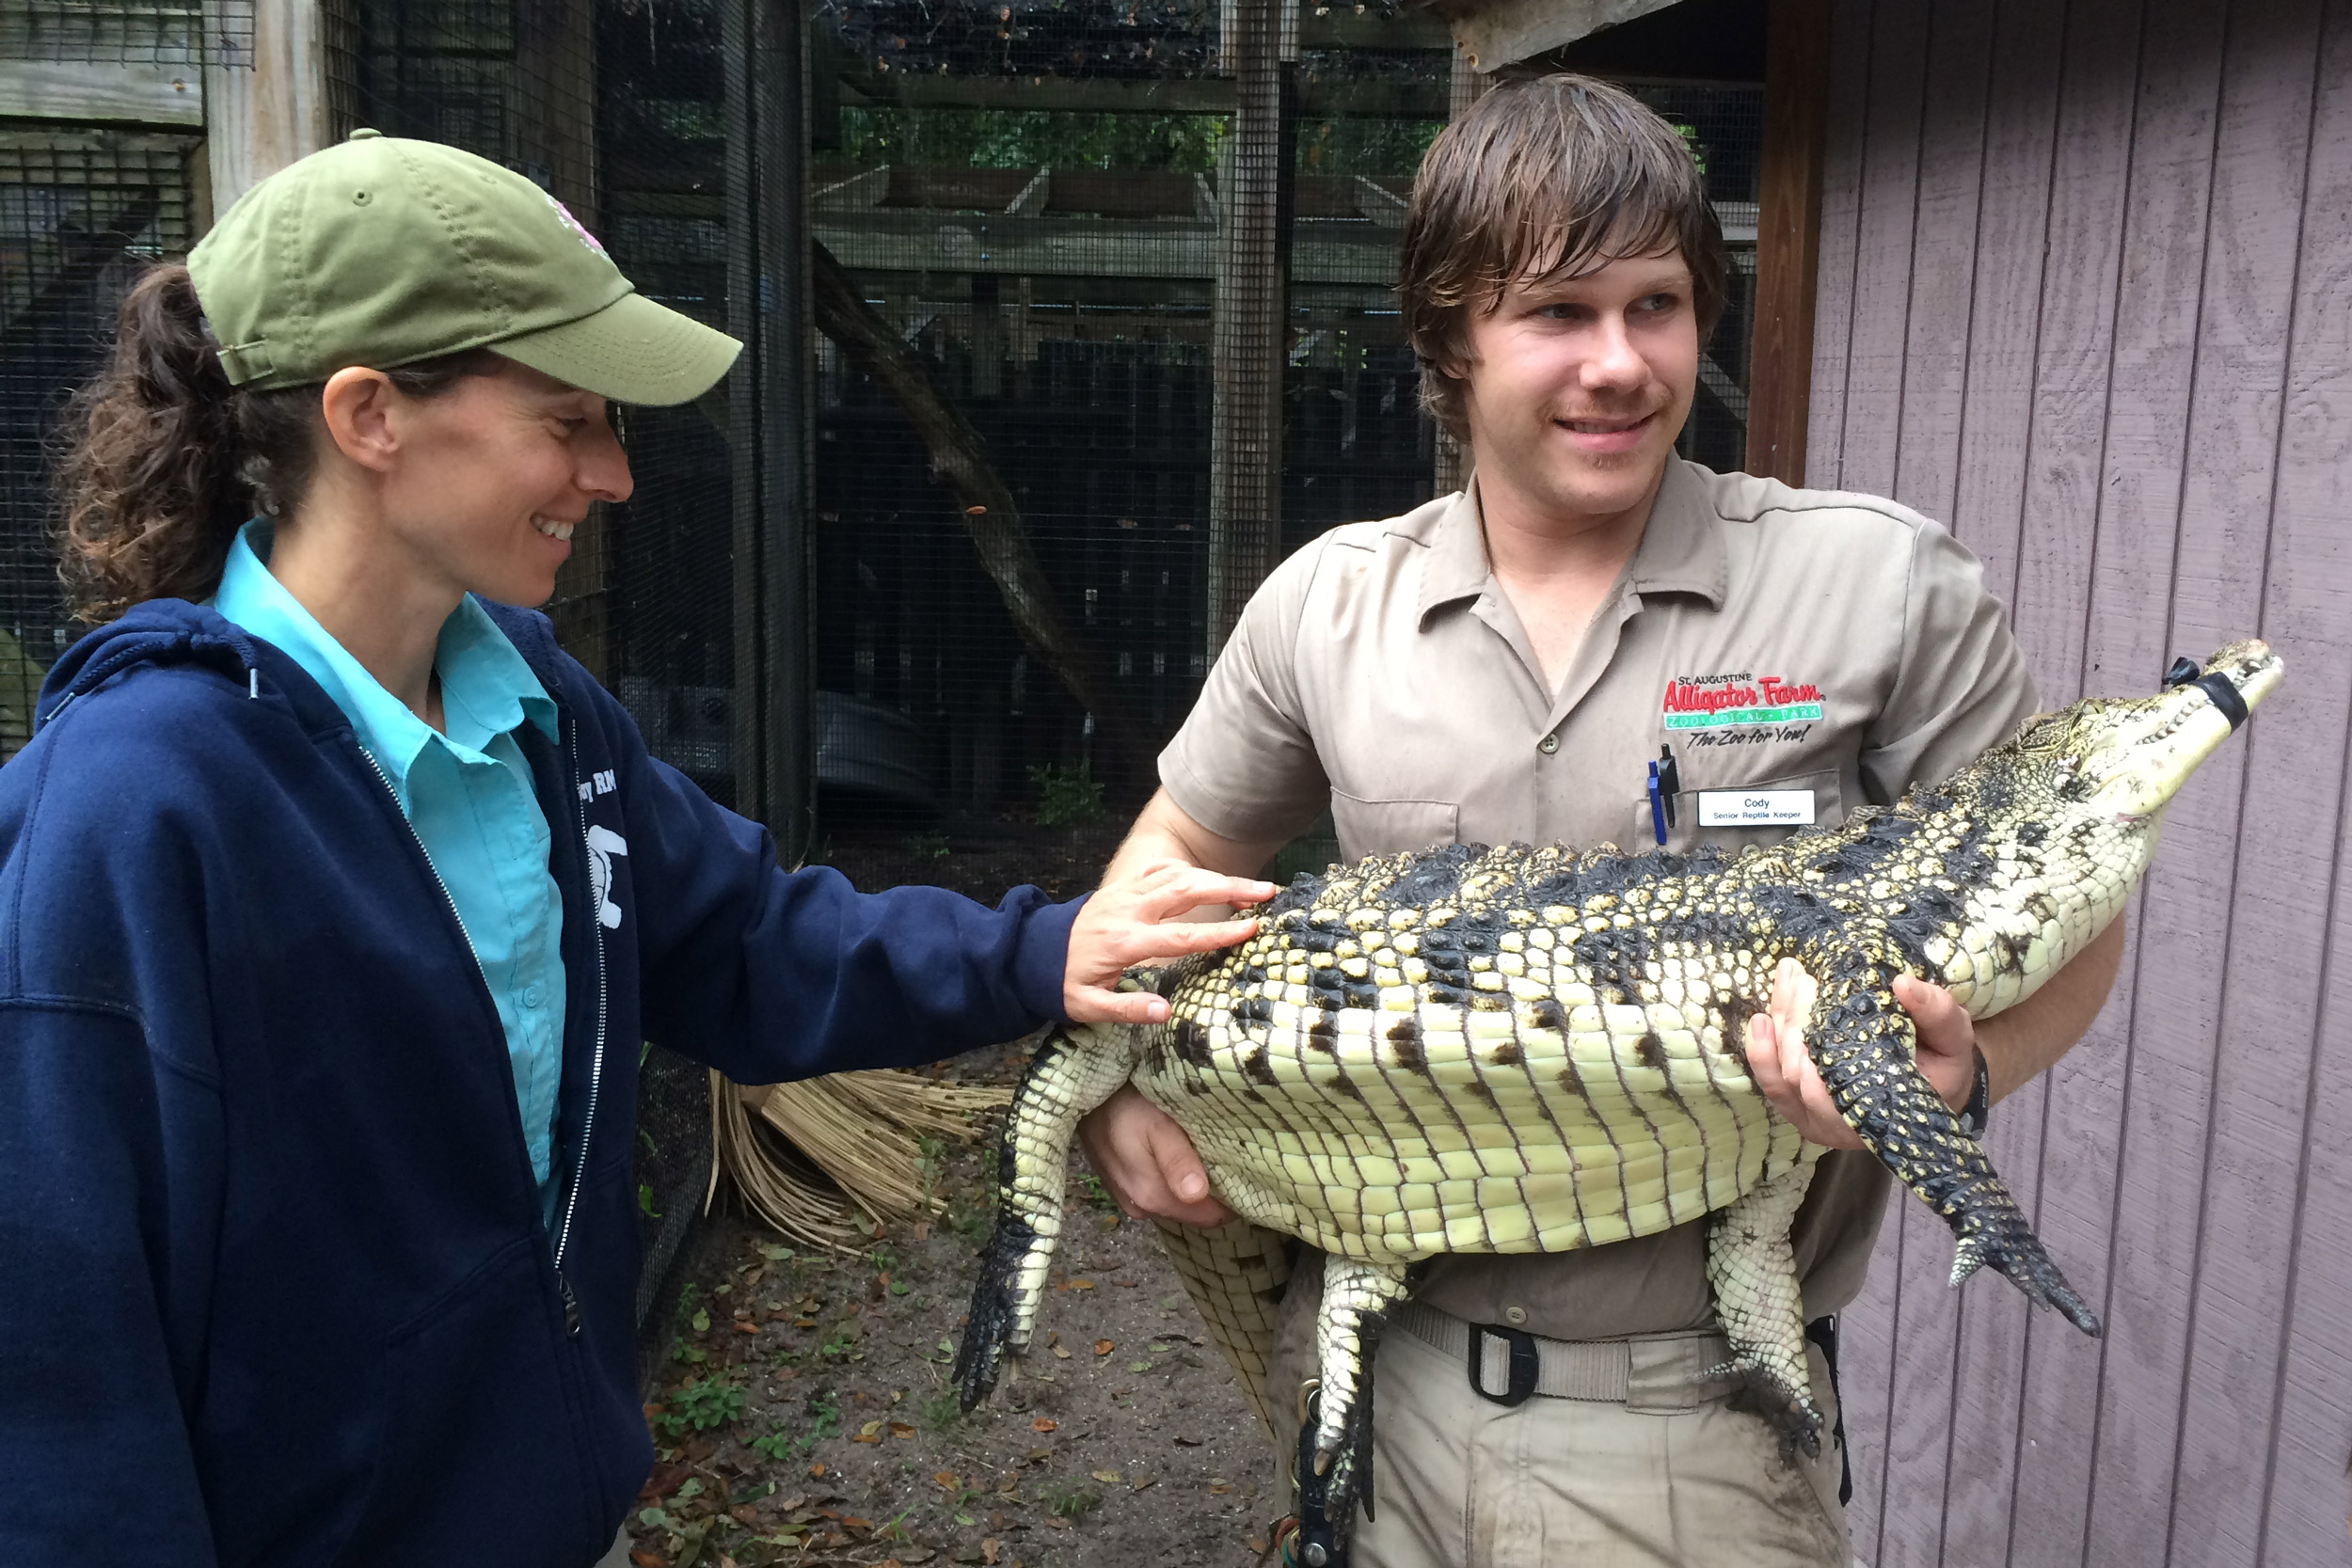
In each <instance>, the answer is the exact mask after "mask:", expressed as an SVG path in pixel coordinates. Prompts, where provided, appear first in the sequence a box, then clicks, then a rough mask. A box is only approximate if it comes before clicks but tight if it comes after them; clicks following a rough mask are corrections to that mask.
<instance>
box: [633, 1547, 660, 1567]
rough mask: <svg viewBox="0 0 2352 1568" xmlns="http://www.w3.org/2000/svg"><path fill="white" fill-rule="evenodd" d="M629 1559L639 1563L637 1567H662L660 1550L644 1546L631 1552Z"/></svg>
mask: <svg viewBox="0 0 2352 1568" xmlns="http://www.w3.org/2000/svg"><path fill="white" fill-rule="evenodd" d="M628 1560H630V1561H631V1562H634V1563H635V1564H637V1568H662V1559H661V1556H660V1553H658V1552H649V1551H646V1550H645V1549H644V1547H642V1546H641V1547H639V1548H638V1549H637V1550H635V1551H633V1552H631V1553H629V1554H628Z"/></svg>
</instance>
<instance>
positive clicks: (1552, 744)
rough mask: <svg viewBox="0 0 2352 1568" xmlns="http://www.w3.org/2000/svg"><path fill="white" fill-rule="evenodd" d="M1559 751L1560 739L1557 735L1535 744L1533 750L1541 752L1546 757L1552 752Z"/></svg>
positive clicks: (1549, 736) (1546, 737)
mask: <svg viewBox="0 0 2352 1568" xmlns="http://www.w3.org/2000/svg"><path fill="white" fill-rule="evenodd" d="M1559 749H1560V737H1559V736H1557V735H1548V736H1544V737H1543V738H1542V739H1541V740H1538V741H1537V742H1535V750H1537V751H1539V752H1543V754H1544V755H1546V756H1549V755H1551V753H1552V752H1556V751H1558V750H1559Z"/></svg>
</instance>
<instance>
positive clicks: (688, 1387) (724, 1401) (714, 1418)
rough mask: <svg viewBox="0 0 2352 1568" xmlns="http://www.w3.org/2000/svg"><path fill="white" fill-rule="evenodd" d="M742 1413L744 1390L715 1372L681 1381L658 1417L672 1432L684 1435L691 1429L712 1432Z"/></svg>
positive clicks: (665, 1401) (675, 1434)
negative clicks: (712, 1429) (714, 1428)
mask: <svg viewBox="0 0 2352 1568" xmlns="http://www.w3.org/2000/svg"><path fill="white" fill-rule="evenodd" d="M742 1414H743V1390H742V1389H741V1388H739V1387H738V1386H736V1385H734V1384H732V1383H729V1382H727V1381H726V1380H725V1379H723V1378H722V1377H719V1376H718V1375H717V1374H715V1373H714V1374H712V1375H711V1376H708V1377H691V1378H688V1379H687V1380H686V1381H685V1382H684V1383H681V1384H679V1385H678V1386H677V1389H676V1391H675V1392H674V1393H672V1394H671V1395H670V1397H669V1398H668V1399H666V1400H664V1401H663V1402H662V1406H661V1414H660V1416H658V1417H656V1418H655V1420H656V1421H657V1422H658V1423H659V1424H660V1427H661V1430H662V1431H663V1432H664V1433H667V1434H668V1435H670V1436H672V1437H683V1436H684V1435H686V1433H687V1431H688V1430H689V1429H690V1428H691V1430H693V1431H695V1432H708V1431H709V1430H710V1429H711V1428H712V1427H716V1426H724V1425H726V1424H727V1423H728V1422H729V1421H732V1420H734V1419H736V1418H738V1417H739V1416H741V1415H742Z"/></svg>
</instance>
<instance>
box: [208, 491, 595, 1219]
mask: <svg viewBox="0 0 2352 1568" xmlns="http://www.w3.org/2000/svg"><path fill="white" fill-rule="evenodd" d="M269 545H270V530H269V524H268V522H267V520H266V519H263V518H256V519H254V520H253V521H252V522H249V523H247V524H246V525H245V527H244V528H242V529H240V530H238V531H237V537H236V541H235V542H234V543H233V544H232V545H230V548H229V562H228V566H227V568H226V569H225V570H224V571H223V572H222V574H221V578H220V588H219V591H218V592H217V593H216V594H215V595H214V596H213V600H212V606H213V608H214V609H215V610H218V611H219V612H220V614H221V615H222V616H223V617H224V618H226V619H227V620H230V621H231V622H233V623H235V624H236V625H237V626H241V627H243V628H244V629H245V630H246V631H247V632H249V633H251V634H252V635H253V636H255V637H258V638H261V639H262V641H265V642H269V643H272V644H275V645H276V646H277V647H278V648H279V649H280V650H282V651H283V652H284V653H285V654H286V655H287V656H288V657H291V658H292V659H293V660H294V662H295V663H297V664H299V665H301V666H302V668H303V669H304V670H305V671H306V672H308V673H309V674H310V677H311V678H312V679H313V680H315V681H317V682H318V683H319V685H320V686H321V687H323V688H325V689H326V694H327V696H329V697H331V698H333V699H334V702H335V705H336V706H337V707H339V708H341V709H342V712H343V717H344V718H346V719H348V720H350V721H351V727H352V730H353V732H354V733H355V734H357V735H358V738H359V744H360V745H361V746H362V747H364V748H366V750H367V753H368V755H369V756H371V757H373V758H374V759H375V764H376V766H377V767H378V768H382V769H383V770H384V777H385V779H386V781H387V782H388V783H389V784H390V785H391V788H392V798H393V799H394V800H396V801H398V802H399V804H400V811H401V815H402V816H405V817H406V818H407V819H408V825H409V826H410V827H411V828H413V829H415V830H416V834H417V841H418V842H419V843H420V844H421V845H422V846H423V847H424V855H425V859H426V860H428V861H430V862H432V863H433V869H434V871H435V872H436V873H437V875H438V876H439V877H440V879H441V885H442V886H443V887H445V888H447V889H448V890H449V897H450V902H451V903H452V904H453V905H454V906H455V908H456V911H457V923H458V924H459V925H460V926H462V927H465V931H466V940H467V941H468V942H470V943H471V944H472V946H473V956H474V958H475V959H476V960H477V961H478V962H479V963H480V964H481V966H482V978H483V980H484V982H485V984H487V985H488V987H489V990H490V999H491V1001H492V1002H494V1003H496V1004H497V1006H498V1014H499V1024H500V1026H501V1028H503V1029H504V1030H505V1031H506V1056H507V1061H508V1063H509V1065H511V1066H512V1067H513V1069H514V1072H515V1101H516V1105H517V1107H518V1108H519V1109H520V1111H521V1113H522V1125H523V1143H524V1145H525V1147H526V1148H529V1150H530V1152H531V1173H532V1176H533V1177H534V1178H536V1179H537V1180H538V1182H539V1196H540V1202H541V1208H542V1212H552V1209H553V1205H554V1199H555V1183H554V1181H553V1180H552V1179H551V1178H552V1167H553V1164H554V1148H555V1097H556V1086H557V1084H558V1082H559V1081H560V1079H561V1078H562V1076H563V1055H564V954H563V936H564V906H563V901H562V895H561V894H560V893H559V891H558V890H557V888H556V885H555V879H554V877H553V876H551V875H550V874H549V872H548V852H549V849H550V847H551V840H550V838H549V835H548V820H547V815H546V814H545V813H544V812H542V811H541V810H540V809H539V800H538V797H537V795H536V794H535V793H533V791H532V784H531V765H530V764H529V763H528V762H527V761H525V760H524V757H523V753H522V748H521V747H520V746H519V745H517V744H516V739H515V734H516V730H517V729H519V728H520V727H521V726H522V725H523V724H524V723H525V722H526V721H528V722H530V723H532V724H534V725H536V726H538V729H539V732H540V733H541V734H542V735H545V736H547V737H548V739H550V740H553V739H555V738H557V733H556V716H555V704H554V702H553V700H552V699H550V698H549V697H548V692H547V688H545V687H544V686H541V685H540V684H539V678H538V677H537V676H536V675H534V674H532V673H531V667H530V665H528V664H526V663H524V662H523V657H522V655H521V654H519V653H517V652H516V650H515V645H514V643H512V642H510V641H507V639H506V634H505V633H504V632H502V631H501V630H499V628H498V626H497V625H496V623H494V622H493V621H491V619H490V617H489V616H488V614H486V613H485V611H484V610H483V609H482V607H481V606H480V605H478V604H476V603H475V602H474V601H473V599H472V598H471V597H470V596H469V597H468V598H466V599H464V600H462V601H461V602H460V603H459V604H458V606H457V608H456V609H455V610H452V611H451V612H450V617H449V619H448V620H447V621H445V622H443V623H442V625H441V636H440V641H439V644H438V645H437V648H436V650H435V652H434V655H433V668H434V671H435V672H436V673H437V674H438V675H439V676H440V679H441V711H442V720H443V722H444V723H446V724H447V726H448V729H447V730H446V732H444V731H440V730H436V729H434V728H433V726H431V725H430V724H427V723H426V722H425V721H423V720H421V719H420V718H418V717H417V716H416V715H415V714H413V713H411V712H410V711H408V708H407V707H406V705H404V704H402V703H401V702H400V701H399V700H398V699H397V698H395V697H394V696H393V695H392V694H391V693H390V692H389V691H387V690H385V689H384V688H383V687H382V686H381V685H379V684H378V683H377V681H376V679H375V677H374V676H373V675H371V674H369V673H367V671H366V670H365V669H364V668H363V667H362V666H361V665H360V663H359V661H358V659H356V658H354V657H351V655H350V654H349V653H347V652H346V651H344V649H343V646H342V643H340V642H338V641H335V640H334V638H332V637H330V636H328V635H327V633H326V628H325V627H323V626H320V625H319V624H318V622H317V621H316V620H314V619H313V618H312V617H311V615H310V611H309V610H305V609H303V608H302V606H301V604H300V603H299V602H297V601H296V600H295V598H294V595H293V594H289V593H287V592H286V590H285V588H284V586H283V585H282V584H280V583H279V582H278V579H277V578H274V577H272V576H271V575H270V571H269V568H268V567H267V566H266V565H264V564H263V561H264V560H265V559H266V557H267V555H268V551H269Z"/></svg>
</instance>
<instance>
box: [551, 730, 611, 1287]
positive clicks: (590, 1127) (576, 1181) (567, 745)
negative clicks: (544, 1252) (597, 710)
mask: <svg viewBox="0 0 2352 1568" xmlns="http://www.w3.org/2000/svg"><path fill="white" fill-rule="evenodd" d="M564 761H565V762H566V763H567V764H569V765H570V766H569V769H568V771H567V774H566V777H567V780H569V781H570V782H572V783H573V784H574V790H573V807H574V811H575V814H576V815H577V816H578V819H579V823H580V867H581V870H582V871H583V872H584V873H585V875H586V876H587V879H588V892H589V895H590V898H591V900H592V901H593V899H594V897H595V895H596V867H595V866H594V865H593V864H591V863H589V852H588V802H587V801H585V800H580V798H579V790H578V784H577V781H578V778H579V775H580V721H578V720H577V719H574V718H573V717H571V716H570V715H569V714H566V715H565V716H564ZM602 916H603V911H601V910H590V911H588V929H589V934H590V938H591V940H593V941H594V942H595V943H596V1050H595V1053H593V1054H592V1055H591V1056H590V1057H589V1059H588V1115H587V1117H586V1119H584V1120H583V1121H582V1122H581V1123H580V1150H579V1153H578V1155H577V1157H576V1158H575V1159H574V1160H573V1161H572V1190H571V1192H570V1193H569V1194H568V1195H567V1196H565V1197H564V1223H563V1225H562V1226H561V1227H559V1228H558V1229H557V1231H556V1233H555V1283H556V1288H557V1289H558V1290H560V1291H563V1293H564V1327H565V1328H566V1329H568V1330H570V1331H571V1332H572V1333H574V1334H578V1333H579V1332H580V1303H579V1301H578V1299H577V1298H575V1297H574V1296H573V1294H572V1287H571V1284H570V1282H569V1281H568V1280H566V1279H565V1278H564V1250H565V1249H566V1248H567V1247H569V1246H570V1244H571V1240H572V1219H573V1215H574V1213H575V1212H577V1211H578V1209H579V1208H580V1188H581V1186H583V1185H584V1184H585V1183H586V1182H587V1180H588V1140H589V1139H590V1138H591V1137H592V1136H593V1135H594V1134H595V1132H596V1097H597V1091H598V1090H599V1089H601V1088H602V1087H603V1085H604V1032H605V1014H606V1007H607V1001H608V990H607V986H606V982H605V973H604V920H603V918H602Z"/></svg>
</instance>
